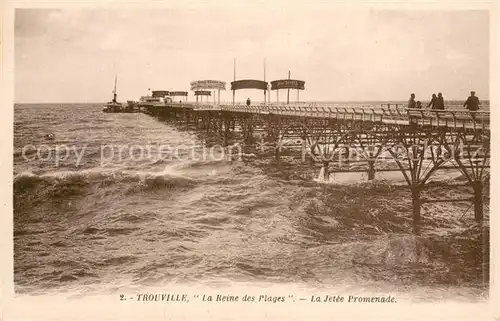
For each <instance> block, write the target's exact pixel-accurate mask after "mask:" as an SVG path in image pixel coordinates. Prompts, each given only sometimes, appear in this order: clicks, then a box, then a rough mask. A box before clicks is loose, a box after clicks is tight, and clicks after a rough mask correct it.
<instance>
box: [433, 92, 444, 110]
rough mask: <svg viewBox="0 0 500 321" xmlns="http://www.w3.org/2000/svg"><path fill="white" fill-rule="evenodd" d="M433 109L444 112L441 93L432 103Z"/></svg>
mask: <svg viewBox="0 0 500 321" xmlns="http://www.w3.org/2000/svg"><path fill="white" fill-rule="evenodd" d="M434 108H435V109H439V110H444V98H443V94H442V93H439V94H438V95H437V99H436V102H435V103H434Z"/></svg>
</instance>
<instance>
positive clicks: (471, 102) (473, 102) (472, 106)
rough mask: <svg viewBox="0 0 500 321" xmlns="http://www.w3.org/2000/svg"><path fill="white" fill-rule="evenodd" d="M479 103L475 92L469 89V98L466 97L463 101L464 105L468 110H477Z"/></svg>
mask: <svg viewBox="0 0 500 321" xmlns="http://www.w3.org/2000/svg"><path fill="white" fill-rule="evenodd" d="M480 105H481V102H480V101H479V98H477V96H476V92H475V91H471V92H470V96H469V98H467V100H466V101H465V103H464V107H465V108H466V109H468V110H469V111H477V110H478V109H479V106H480Z"/></svg>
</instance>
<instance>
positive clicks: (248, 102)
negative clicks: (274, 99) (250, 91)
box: [247, 98, 252, 106]
mask: <svg viewBox="0 0 500 321" xmlns="http://www.w3.org/2000/svg"><path fill="white" fill-rule="evenodd" d="M251 103H252V102H251V101H250V98H247V106H250V104H251Z"/></svg>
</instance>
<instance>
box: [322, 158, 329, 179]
mask: <svg viewBox="0 0 500 321" xmlns="http://www.w3.org/2000/svg"><path fill="white" fill-rule="evenodd" d="M323 180H324V181H326V182H327V181H329V180H330V162H329V161H323Z"/></svg>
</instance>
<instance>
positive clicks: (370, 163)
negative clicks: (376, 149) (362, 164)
mask: <svg viewBox="0 0 500 321" xmlns="http://www.w3.org/2000/svg"><path fill="white" fill-rule="evenodd" d="M374 179H375V161H371V160H370V161H368V180H369V181H373V180H374Z"/></svg>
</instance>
